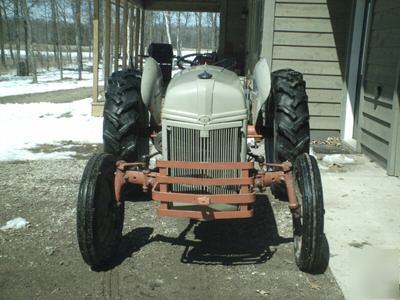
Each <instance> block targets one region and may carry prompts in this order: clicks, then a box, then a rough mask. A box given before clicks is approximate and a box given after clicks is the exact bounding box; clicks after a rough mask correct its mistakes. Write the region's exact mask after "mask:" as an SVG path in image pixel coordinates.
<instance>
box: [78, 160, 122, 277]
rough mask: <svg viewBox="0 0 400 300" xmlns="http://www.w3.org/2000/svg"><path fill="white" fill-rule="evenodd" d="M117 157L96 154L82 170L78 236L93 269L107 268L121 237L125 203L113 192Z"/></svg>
mask: <svg viewBox="0 0 400 300" xmlns="http://www.w3.org/2000/svg"><path fill="white" fill-rule="evenodd" d="M115 163H116V159H115V158H114V157H113V156H112V155H110V154H95V155H94V156H93V157H92V158H91V159H90V160H89V161H88V163H87V165H86V167H85V170H84V172H83V176H82V180H81V184H80V187H79V195H78V202H77V237H78V244H79V249H80V252H81V254H82V257H83V260H84V261H85V262H86V263H87V264H88V265H89V266H90V267H91V268H92V269H93V270H102V269H104V268H106V267H107V266H108V265H109V264H110V263H111V262H112V259H113V256H114V255H115V253H116V251H117V249H118V245H119V241H120V239H121V236H122V228H123V223H124V203H123V202H121V203H120V204H119V205H117V202H116V200H115V192H114V176H115V175H114V172H115V168H116V166H115Z"/></svg>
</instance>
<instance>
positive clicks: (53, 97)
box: [0, 87, 92, 104]
mask: <svg viewBox="0 0 400 300" xmlns="http://www.w3.org/2000/svg"><path fill="white" fill-rule="evenodd" d="M91 95H92V88H90V87H83V88H76V89H70V90H59V91H50V92H44V93H34V94H24V95H12V96H5V97H0V104H5V103H17V104H21V103H38V102H52V103H65V102H72V101H75V100H81V99H85V98H89V97H91Z"/></svg>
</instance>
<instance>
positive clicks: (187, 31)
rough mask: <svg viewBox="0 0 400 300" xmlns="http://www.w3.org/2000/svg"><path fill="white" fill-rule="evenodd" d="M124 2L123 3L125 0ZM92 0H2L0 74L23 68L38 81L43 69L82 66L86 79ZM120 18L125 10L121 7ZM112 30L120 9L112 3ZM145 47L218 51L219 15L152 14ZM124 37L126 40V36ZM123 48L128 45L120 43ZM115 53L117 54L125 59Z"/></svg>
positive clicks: (147, 21) (147, 17) (147, 19)
mask: <svg viewBox="0 0 400 300" xmlns="http://www.w3.org/2000/svg"><path fill="white" fill-rule="evenodd" d="M103 2H104V1H100V7H99V26H100V41H99V42H100V52H101V53H100V59H101V58H102V49H103V44H104V23H105V22H104V15H105V14H104V3H103ZM121 2H122V1H121ZM93 9H94V8H93V1H92V0H0V71H3V72H7V71H9V70H12V69H17V74H19V75H28V74H30V75H32V78H33V82H37V70H38V69H39V68H46V69H50V68H51V67H56V68H58V69H59V71H60V78H61V79H63V70H65V69H66V68H71V67H73V68H76V69H77V72H78V78H79V79H81V78H82V71H83V70H84V68H87V69H88V70H89V69H90V61H91V58H92V55H93V54H92V49H93V45H92V31H93V27H92V21H93ZM120 14H121V15H120V20H122V17H123V9H120ZM111 16H112V21H111V25H112V30H111V32H114V28H115V27H114V26H115V6H114V5H112V11H111ZM144 33H145V34H144V46H145V48H146V47H147V46H148V45H149V44H150V43H151V42H162V43H170V44H172V45H173V47H174V49H176V50H177V52H178V54H180V53H181V51H182V49H195V50H196V51H198V52H199V51H201V50H202V49H203V50H217V47H218V34H219V14H217V13H195V12H161V11H146V12H145V27H144ZM120 38H121V39H122V38H123V37H122V36H121V35H120ZM120 45H123V43H121V41H120ZM121 52H122V51H119V53H112V56H118V57H119V56H120V55H121Z"/></svg>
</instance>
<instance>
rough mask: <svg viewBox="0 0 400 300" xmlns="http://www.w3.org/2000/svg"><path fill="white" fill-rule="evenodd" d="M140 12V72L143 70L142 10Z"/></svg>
mask: <svg viewBox="0 0 400 300" xmlns="http://www.w3.org/2000/svg"><path fill="white" fill-rule="evenodd" d="M141 12H142V24H141V26H140V70H143V55H144V9H142V10H141Z"/></svg>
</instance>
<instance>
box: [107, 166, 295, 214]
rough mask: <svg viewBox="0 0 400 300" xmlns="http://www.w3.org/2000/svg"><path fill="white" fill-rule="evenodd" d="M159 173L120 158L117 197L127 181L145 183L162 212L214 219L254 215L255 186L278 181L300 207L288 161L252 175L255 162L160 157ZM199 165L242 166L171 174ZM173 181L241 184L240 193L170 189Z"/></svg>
mask: <svg viewBox="0 0 400 300" xmlns="http://www.w3.org/2000/svg"><path fill="white" fill-rule="evenodd" d="M156 165H157V167H158V168H159V172H158V173H153V172H150V171H149V170H146V169H144V170H140V168H145V164H143V163H126V162H124V161H118V162H117V168H116V172H115V182H114V186H115V197H116V200H117V201H120V198H121V189H122V186H123V185H124V184H127V183H131V184H136V185H141V186H142V187H143V190H144V191H147V190H148V189H149V188H151V189H152V196H153V200H155V201H159V202H160V206H159V208H158V209H157V212H158V215H160V216H170V217H184V218H192V219H199V220H214V219H236V218H250V217H252V216H253V210H252V209H251V204H252V203H254V202H255V199H256V194H255V191H254V188H259V189H260V190H263V189H265V187H267V186H270V185H271V184H274V183H284V184H285V185H286V189H287V194H288V200H289V201H288V202H289V204H288V205H289V208H290V209H292V210H295V209H297V208H298V203H297V198H296V193H295V188H294V182H293V176H292V164H291V163H290V162H288V161H287V162H284V163H282V164H266V165H267V166H270V167H274V168H276V169H280V170H279V171H275V172H265V171H264V170H263V169H261V170H258V172H257V173H256V175H253V176H250V170H254V163H253V162H242V163H238V162H233V163H225V162H224V163H206V162H201V163H199V162H183V161H163V160H160V161H157V163H156ZM170 168H175V169H179V168H182V169H197V170H224V169H225V170H235V169H236V170H239V171H240V172H241V175H240V177H239V178H196V177H176V176H169V175H168V169H170ZM171 184H185V185H194V186H232V185H236V186H239V187H240V193H239V194H211V195H209V194H190V193H179V192H171V191H169V186H170V185H171ZM174 203H185V204H192V205H194V206H197V207H198V208H199V209H198V210H189V209H188V210H185V209H183V208H182V207H181V208H180V209H174V206H173V204H174ZM211 204H233V205H237V207H238V209H237V210H232V211H215V210H213V209H212V208H211V207H210V205H211Z"/></svg>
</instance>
